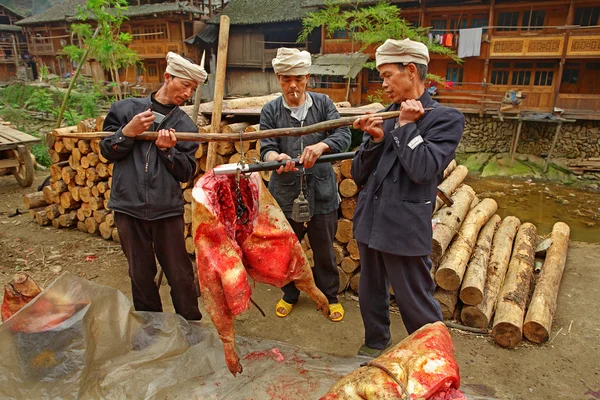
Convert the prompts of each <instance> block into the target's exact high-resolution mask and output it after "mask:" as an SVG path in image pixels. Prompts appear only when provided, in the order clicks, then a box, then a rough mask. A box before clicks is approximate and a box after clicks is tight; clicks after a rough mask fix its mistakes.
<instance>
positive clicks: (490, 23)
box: [479, 0, 496, 117]
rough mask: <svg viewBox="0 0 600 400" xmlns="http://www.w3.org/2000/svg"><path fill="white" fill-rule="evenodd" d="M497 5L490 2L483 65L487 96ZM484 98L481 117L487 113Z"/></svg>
mask: <svg viewBox="0 0 600 400" xmlns="http://www.w3.org/2000/svg"><path fill="white" fill-rule="evenodd" d="M495 4H496V0H492V1H491V2H490V13H489V16H488V28H487V34H488V41H489V43H488V45H487V52H486V53H485V62H484V64H483V82H484V85H483V88H482V93H483V94H484V95H485V94H487V92H488V85H487V83H488V75H489V68H490V52H491V45H492V40H491V39H492V28H489V27H490V26H494V5H495ZM481 97H482V102H481V106H480V108H479V116H480V117H483V114H484V113H485V103H484V101H485V99H486V96H481Z"/></svg>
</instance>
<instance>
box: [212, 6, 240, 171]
mask: <svg viewBox="0 0 600 400" xmlns="http://www.w3.org/2000/svg"><path fill="white" fill-rule="evenodd" d="M228 46H229V17H228V16H226V15H221V21H220V24H219V46H218V50H217V68H216V69H217V73H216V77H215V94H214V96H213V97H214V102H213V112H212V118H211V120H210V123H211V128H212V131H213V132H216V131H217V129H218V128H219V126H220V124H221V112H222V111H223V95H224V94H225V74H226V71H227V48H228ZM238 136H239V135H238ZM217 147H218V146H217V144H216V143H209V144H208V154H207V160H206V168H207V169H206V170H205V171H210V170H211V169H213V168H214V167H215V165H216V160H217Z"/></svg>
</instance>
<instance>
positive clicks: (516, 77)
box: [511, 71, 531, 86]
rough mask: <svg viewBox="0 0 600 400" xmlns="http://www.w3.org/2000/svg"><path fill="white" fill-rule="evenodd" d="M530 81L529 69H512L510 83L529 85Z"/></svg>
mask: <svg viewBox="0 0 600 400" xmlns="http://www.w3.org/2000/svg"><path fill="white" fill-rule="evenodd" d="M530 81H531V71H513V76H512V81H511V84H513V85H519V86H529V83H530Z"/></svg>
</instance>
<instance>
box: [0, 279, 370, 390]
mask: <svg viewBox="0 0 600 400" xmlns="http://www.w3.org/2000/svg"><path fill="white" fill-rule="evenodd" d="M237 344H238V349H239V354H240V358H241V359H242V364H243V366H244V372H243V373H242V374H241V375H239V376H238V377H236V378H234V377H232V376H231V374H230V372H229V370H228V369H227V366H226V364H225V358H224V354H223V347H222V345H221V341H220V340H219V338H218V336H217V334H216V332H215V331H214V330H213V329H210V328H206V327H202V326H200V325H196V324H189V323H188V322H187V321H185V320H184V319H183V318H181V317H180V316H178V315H176V314H170V313H151V312H136V311H134V310H133V306H132V304H131V302H130V300H129V299H128V298H127V297H126V296H125V295H124V294H122V293H121V292H119V291H117V290H116V289H114V288H111V287H107V286H102V285H98V284H95V283H93V282H90V281H88V280H85V279H82V278H78V277H76V276H74V275H71V274H68V273H65V274H63V275H62V276H60V277H59V278H58V279H57V280H56V281H54V282H53V283H52V284H51V285H50V286H49V287H48V288H47V289H46V290H45V291H44V292H43V293H42V294H41V295H40V296H39V297H37V298H36V299H35V300H34V301H32V302H31V303H29V304H28V305H27V306H26V307H25V308H23V309H22V310H21V311H19V312H18V313H17V314H15V315H14V316H13V317H12V318H10V319H9V320H7V321H6V322H5V323H4V324H2V325H0V348H1V349H2V355H3V356H2V363H1V364H0V398H2V399H39V398H61V399H73V398H77V399H92V398H93V399H98V398H106V399H165V398H169V399H303V400H304V399H318V398H319V397H320V396H322V395H323V394H325V393H326V392H327V390H328V389H329V388H330V387H331V386H332V385H333V384H334V383H335V382H337V381H338V380H339V379H340V378H341V377H342V376H344V375H346V374H348V373H349V372H351V371H352V370H354V369H355V368H357V367H358V366H359V365H360V363H361V362H364V361H365V358H362V357H354V358H344V357H335V356H331V355H328V354H323V353H316V352H308V351H304V350H301V349H299V348H296V347H293V346H289V345H286V344H284V343H281V342H276V341H267V340H258V339H247V338H243V337H238V338H237Z"/></svg>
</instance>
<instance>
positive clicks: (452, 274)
mask: <svg viewBox="0 0 600 400" xmlns="http://www.w3.org/2000/svg"><path fill="white" fill-rule="evenodd" d="M435 281H436V282H437V284H438V285H439V286H440V287H441V288H442V289H445V290H449V291H455V290H458V288H459V287H460V281H461V277H459V276H458V275H457V274H456V271H454V270H453V269H450V268H440V269H438V270H437V272H436V273H435Z"/></svg>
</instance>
